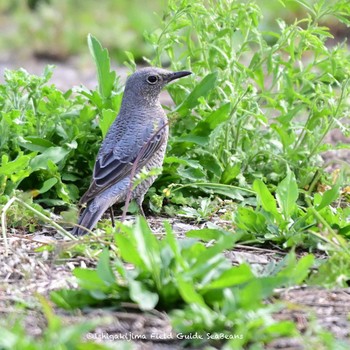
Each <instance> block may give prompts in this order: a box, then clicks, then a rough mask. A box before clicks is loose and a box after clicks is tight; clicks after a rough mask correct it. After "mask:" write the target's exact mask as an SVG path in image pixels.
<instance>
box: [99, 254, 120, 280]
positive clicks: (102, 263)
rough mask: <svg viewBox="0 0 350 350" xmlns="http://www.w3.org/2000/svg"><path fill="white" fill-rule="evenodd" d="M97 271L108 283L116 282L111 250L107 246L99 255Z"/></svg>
mask: <svg viewBox="0 0 350 350" xmlns="http://www.w3.org/2000/svg"><path fill="white" fill-rule="evenodd" d="M96 271H97V274H98V276H99V277H100V278H101V280H103V281H104V282H105V283H106V285H112V284H114V283H115V282H116V279H115V276H114V273H113V271H112V269H111V263H110V259H109V252H108V249H107V248H105V249H104V250H103V252H102V253H101V254H100V256H99V259H98V263H97V268H96Z"/></svg>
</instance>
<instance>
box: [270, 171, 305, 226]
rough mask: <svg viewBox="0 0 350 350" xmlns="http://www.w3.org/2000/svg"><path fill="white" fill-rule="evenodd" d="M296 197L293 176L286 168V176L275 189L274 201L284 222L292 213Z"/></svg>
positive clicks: (296, 189) (296, 188)
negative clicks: (280, 210)
mask: <svg viewBox="0 0 350 350" xmlns="http://www.w3.org/2000/svg"><path fill="white" fill-rule="evenodd" d="M298 196H299V191H298V185H297V182H296V179H295V175H294V173H293V172H291V171H290V169H289V167H287V176H286V177H285V178H284V179H283V180H282V181H281V182H280V183H279V184H278V186H277V189H276V199H277V202H278V205H279V207H280V208H281V209H282V212H283V215H284V219H285V220H287V219H288V218H289V217H290V216H291V215H292V214H293V213H294V211H295V209H296V201H297V199H298Z"/></svg>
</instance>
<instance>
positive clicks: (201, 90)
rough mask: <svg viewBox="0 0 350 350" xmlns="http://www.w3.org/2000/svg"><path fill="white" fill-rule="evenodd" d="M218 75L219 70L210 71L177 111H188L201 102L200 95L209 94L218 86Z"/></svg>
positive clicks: (180, 112)
mask: <svg viewBox="0 0 350 350" xmlns="http://www.w3.org/2000/svg"><path fill="white" fill-rule="evenodd" d="M217 75H218V74H217V72H214V73H209V74H208V75H207V76H206V77H205V78H204V79H203V80H202V81H201V82H200V83H198V84H197V85H196V87H195V88H194V89H193V90H192V92H191V93H190V94H189V95H188V96H187V98H186V99H185V100H184V101H183V102H182V104H181V105H180V106H179V107H178V109H177V112H178V113H179V114H183V113H187V112H188V110H189V109H192V108H193V107H195V106H197V105H198V104H199V101H198V99H199V98H200V97H206V96H208V94H209V93H210V91H211V90H213V89H214V87H215V86H216V80H217Z"/></svg>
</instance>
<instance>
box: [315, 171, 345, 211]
mask: <svg viewBox="0 0 350 350" xmlns="http://www.w3.org/2000/svg"><path fill="white" fill-rule="evenodd" d="M343 181H344V180H343V173H340V174H339V176H338V178H337V181H336V183H335V184H334V185H333V187H332V188H331V189H330V190H327V191H326V192H325V193H323V195H322V200H321V203H320V204H319V205H318V206H317V207H316V208H315V209H316V210H317V211H320V210H322V209H323V208H325V207H326V206H328V205H330V204H332V203H333V202H334V201H335V200H336V199H337V198H338V197H339V195H340V193H339V190H340V186H341V184H342V183H343Z"/></svg>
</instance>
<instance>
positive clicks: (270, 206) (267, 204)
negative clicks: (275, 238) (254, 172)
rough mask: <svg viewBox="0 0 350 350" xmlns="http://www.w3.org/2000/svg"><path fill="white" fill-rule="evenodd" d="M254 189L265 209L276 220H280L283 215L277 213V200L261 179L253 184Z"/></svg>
mask: <svg viewBox="0 0 350 350" xmlns="http://www.w3.org/2000/svg"><path fill="white" fill-rule="evenodd" d="M253 189H254V190H255V191H256V193H257V197H258V199H259V202H260V203H261V205H262V207H263V209H264V210H265V211H267V212H269V213H271V214H273V216H274V217H275V218H276V219H279V220H280V218H281V214H280V213H279V212H278V211H277V205H276V200H275V198H274V197H273V195H272V194H271V193H270V191H269V190H268V188H267V186H266V185H265V184H264V183H263V182H262V181H261V180H260V179H256V180H255V181H254V183H253Z"/></svg>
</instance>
